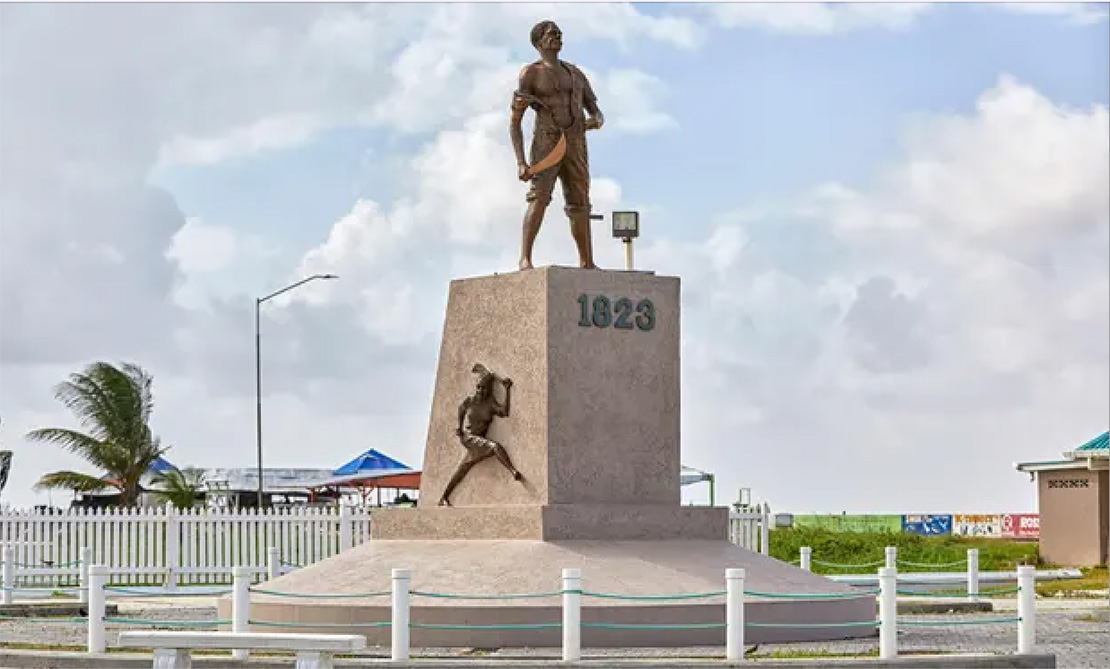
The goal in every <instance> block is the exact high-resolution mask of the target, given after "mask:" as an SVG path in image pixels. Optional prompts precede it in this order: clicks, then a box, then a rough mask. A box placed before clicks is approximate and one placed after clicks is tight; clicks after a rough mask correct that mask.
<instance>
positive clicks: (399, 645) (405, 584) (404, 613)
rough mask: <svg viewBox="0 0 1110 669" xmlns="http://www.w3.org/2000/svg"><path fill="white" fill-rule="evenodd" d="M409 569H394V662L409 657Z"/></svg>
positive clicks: (391, 621)
mask: <svg viewBox="0 0 1110 669" xmlns="http://www.w3.org/2000/svg"><path fill="white" fill-rule="evenodd" d="M411 578H412V575H411V574H410V573H409V570H408V569H394V570H393V616H392V618H391V619H390V632H391V635H392V646H393V647H392V648H391V649H390V650H391V651H392V658H393V661H394V662H407V661H408V659H409V583H410V580H411Z"/></svg>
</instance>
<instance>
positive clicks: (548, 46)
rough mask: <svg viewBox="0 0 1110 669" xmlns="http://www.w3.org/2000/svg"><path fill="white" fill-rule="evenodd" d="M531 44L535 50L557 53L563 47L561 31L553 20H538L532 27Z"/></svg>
mask: <svg viewBox="0 0 1110 669" xmlns="http://www.w3.org/2000/svg"><path fill="white" fill-rule="evenodd" d="M531 37H532V46H534V47H536V50H537V51H541V52H542V51H551V52H554V53H559V50H560V49H562V48H563V31H562V30H559V26H558V25H556V23H555V22H554V21H550V20H548V21H540V22H539V23H537V24H536V25H535V26H533V27H532V35H531Z"/></svg>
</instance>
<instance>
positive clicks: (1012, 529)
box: [999, 513, 1041, 539]
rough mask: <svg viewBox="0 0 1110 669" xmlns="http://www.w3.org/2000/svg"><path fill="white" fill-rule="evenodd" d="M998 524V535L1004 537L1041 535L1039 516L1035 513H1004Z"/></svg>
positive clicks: (1023, 537)
mask: <svg viewBox="0 0 1110 669" xmlns="http://www.w3.org/2000/svg"><path fill="white" fill-rule="evenodd" d="M999 526H1000V532H999V535H1000V536H1003V537H1006V538H1012V539H1036V538H1038V537H1040V536H1041V517H1040V515H1039V514H1036V513H1004V514H1002V516H1001V520H1000V521H999Z"/></svg>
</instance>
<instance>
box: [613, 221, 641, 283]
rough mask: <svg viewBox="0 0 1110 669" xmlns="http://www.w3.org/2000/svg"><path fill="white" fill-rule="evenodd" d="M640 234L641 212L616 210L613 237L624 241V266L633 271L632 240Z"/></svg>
mask: <svg viewBox="0 0 1110 669" xmlns="http://www.w3.org/2000/svg"><path fill="white" fill-rule="evenodd" d="M639 236H640V212H638V211H614V212H613V237H614V238H616V239H619V240H621V241H623V242H624V268H625V269H626V270H628V271H629V272H631V271H632V269H633V266H634V263H633V254H632V240H633V239H635V238H636V237H639Z"/></svg>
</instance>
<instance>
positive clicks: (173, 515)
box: [165, 502, 181, 591]
mask: <svg viewBox="0 0 1110 669" xmlns="http://www.w3.org/2000/svg"><path fill="white" fill-rule="evenodd" d="M180 528H181V523H180V521H179V520H178V519H177V509H175V508H174V506H173V503H172V502H166V583H165V587H166V590H170V591H172V590H176V589H177V573H178V571H179V570H180V569H181V529H180Z"/></svg>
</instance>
